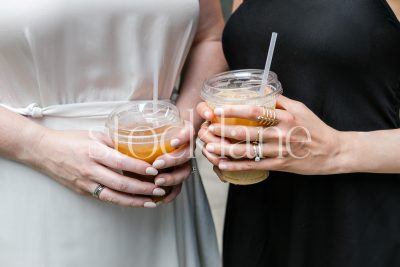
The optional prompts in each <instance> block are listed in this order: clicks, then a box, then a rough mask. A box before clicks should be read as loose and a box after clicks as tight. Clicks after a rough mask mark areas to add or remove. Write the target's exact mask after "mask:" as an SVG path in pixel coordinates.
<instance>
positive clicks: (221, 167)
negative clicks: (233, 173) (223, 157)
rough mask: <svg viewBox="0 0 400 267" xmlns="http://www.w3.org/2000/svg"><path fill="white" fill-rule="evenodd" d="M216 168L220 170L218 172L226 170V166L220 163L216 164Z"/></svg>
mask: <svg viewBox="0 0 400 267" xmlns="http://www.w3.org/2000/svg"><path fill="white" fill-rule="evenodd" d="M218 168H220V170H226V169H227V168H228V165H226V164H225V163H224V162H220V163H219V164H218Z"/></svg>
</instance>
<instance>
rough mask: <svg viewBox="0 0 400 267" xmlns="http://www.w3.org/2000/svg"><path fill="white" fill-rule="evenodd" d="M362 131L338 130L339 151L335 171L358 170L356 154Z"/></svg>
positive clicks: (348, 171) (347, 171)
mask: <svg viewBox="0 0 400 267" xmlns="http://www.w3.org/2000/svg"><path fill="white" fill-rule="evenodd" d="M362 134H363V133H362V132H338V137H339V142H338V144H339V153H338V154H337V160H336V172H335V173H352V172H359V171H360V164H359V160H360V155H358V152H359V151H360V150H359V147H360V143H361V141H362V136H361V135H362Z"/></svg>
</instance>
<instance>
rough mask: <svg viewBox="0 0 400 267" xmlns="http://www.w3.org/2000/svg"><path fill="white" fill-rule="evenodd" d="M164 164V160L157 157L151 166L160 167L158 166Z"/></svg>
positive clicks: (160, 166)
mask: <svg viewBox="0 0 400 267" xmlns="http://www.w3.org/2000/svg"><path fill="white" fill-rule="evenodd" d="M164 165H165V161H164V160H162V159H158V160H156V161H154V162H153V167H154V168H156V169H160V168H162V167H164Z"/></svg>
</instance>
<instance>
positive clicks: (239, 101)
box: [201, 70, 282, 185]
mask: <svg viewBox="0 0 400 267" xmlns="http://www.w3.org/2000/svg"><path fill="white" fill-rule="evenodd" d="M261 79H262V70H238V71H230V72H225V73H221V74H218V75H216V76H214V77H212V78H210V79H208V80H207V81H205V83H204V86H203V89H202V94H201V96H202V98H203V99H204V100H205V101H206V102H207V104H208V105H209V106H210V107H211V108H212V109H214V108H217V107H222V106H224V105H256V106H262V107H265V108H275V104H276V98H277V96H278V95H279V94H280V93H281V91H282V89H281V85H280V83H279V81H278V79H277V77H276V74H272V75H270V77H269V79H268V80H269V85H268V87H267V88H264V92H263V93H260V84H261ZM213 122H218V123H222V124H226V125H244V126H261V125H260V124H259V123H258V122H257V121H254V120H249V119H243V118H224V117H222V118H219V117H215V118H214V120H213ZM230 141H231V142H235V140H232V139H231V140H230ZM247 142H248V143H250V140H248V141H247ZM232 160H235V159H232ZM219 172H220V173H221V174H222V178H223V179H224V180H226V181H227V182H229V183H232V184H237V185H248V184H255V183H259V182H261V181H263V180H265V179H266V178H267V177H268V175H269V172H268V171H264V170H249V171H223V170H219Z"/></svg>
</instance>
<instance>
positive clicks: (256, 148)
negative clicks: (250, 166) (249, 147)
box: [253, 143, 261, 162]
mask: <svg viewBox="0 0 400 267" xmlns="http://www.w3.org/2000/svg"><path fill="white" fill-rule="evenodd" d="M253 150H254V161H256V162H259V161H260V160H261V157H260V156H261V155H260V151H261V150H260V143H253Z"/></svg>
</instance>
